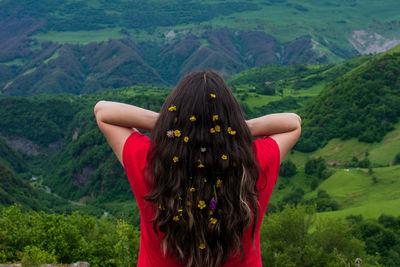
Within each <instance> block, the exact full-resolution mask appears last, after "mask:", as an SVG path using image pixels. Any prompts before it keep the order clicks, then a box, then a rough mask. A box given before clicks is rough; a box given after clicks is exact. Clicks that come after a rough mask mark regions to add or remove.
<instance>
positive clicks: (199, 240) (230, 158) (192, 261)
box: [147, 71, 258, 266]
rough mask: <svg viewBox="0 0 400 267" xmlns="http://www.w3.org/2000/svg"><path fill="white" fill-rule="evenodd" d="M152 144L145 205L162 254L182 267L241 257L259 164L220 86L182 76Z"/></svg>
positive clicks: (213, 79)
mask: <svg viewBox="0 0 400 267" xmlns="http://www.w3.org/2000/svg"><path fill="white" fill-rule="evenodd" d="M151 139H152V147H151V149H150V152H149V157H148V161H149V165H148V166H149V169H148V174H149V175H148V178H149V179H150V182H151V185H152V190H151V192H150V193H149V195H148V197H147V200H148V201H151V202H153V203H154V205H155V207H157V213H156V216H155V218H154V227H155V229H157V228H158V229H159V230H160V231H161V232H163V233H164V237H163V240H162V244H161V246H162V248H163V250H164V253H165V254H166V255H169V256H176V259H177V261H178V262H179V263H181V264H185V265H186V266H219V265H221V264H223V263H224V262H226V261H227V260H228V258H229V257H230V256H231V255H232V253H235V252H239V251H242V252H243V244H242V234H243V232H244V230H245V229H246V228H247V227H249V226H250V225H251V224H252V218H253V215H254V218H257V205H256V201H257V199H256V196H257V189H256V182H257V178H258V165H257V161H256V159H255V156H254V152H253V150H252V138H251V134H250V131H249V129H248V127H247V125H246V122H245V119H244V116H243V114H242V112H241V109H240V106H239V104H238V102H237V100H236V99H235V97H234V96H233V94H232V92H231V90H230V89H229V88H228V86H227V85H226V83H225V82H224V80H223V79H222V78H221V77H220V76H219V75H218V74H217V73H216V72H214V71H206V72H192V73H189V74H188V75H186V76H185V77H184V78H183V79H182V80H181V81H180V82H179V84H178V85H177V87H176V88H175V89H174V90H173V92H172V93H171V94H170V95H169V96H168V98H167V99H166V101H165V103H164V105H163V106H162V108H161V111H160V116H159V119H158V121H157V123H156V125H155V127H154V129H153V131H152V137H151ZM252 211H253V213H252ZM254 226H255V222H253V238H254Z"/></svg>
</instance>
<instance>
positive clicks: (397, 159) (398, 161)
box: [393, 153, 400, 165]
mask: <svg viewBox="0 0 400 267" xmlns="http://www.w3.org/2000/svg"><path fill="white" fill-rule="evenodd" d="M399 164H400V153H397V154H396V156H395V157H394V160H393V165H399Z"/></svg>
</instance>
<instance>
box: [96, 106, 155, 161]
mask: <svg viewBox="0 0 400 267" xmlns="http://www.w3.org/2000/svg"><path fill="white" fill-rule="evenodd" d="M94 115H95V117H96V121H97V125H98V126H99V128H100V131H101V132H102V133H103V134H104V136H105V137H106V139H107V141H108V143H109V144H110V146H111V148H112V150H113V151H114V153H115V155H116V156H117V158H118V160H119V161H120V162H121V164H123V162H122V151H123V148H124V144H125V141H126V139H127V138H128V137H129V135H130V134H131V133H133V132H134V131H136V129H135V128H139V129H144V130H152V129H153V128H154V125H155V123H156V121H157V119H158V113H156V112H153V111H150V110H146V109H143V108H139V107H136V106H132V105H128V104H123V103H118V102H110V101H99V102H98V103H97V104H96V105H95V107H94Z"/></svg>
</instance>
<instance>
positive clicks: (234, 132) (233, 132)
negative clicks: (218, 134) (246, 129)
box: [227, 127, 236, 135]
mask: <svg viewBox="0 0 400 267" xmlns="http://www.w3.org/2000/svg"><path fill="white" fill-rule="evenodd" d="M227 131H228V133H229V134H231V135H235V134H236V131H235V130H232V128H231V127H228V129H227Z"/></svg>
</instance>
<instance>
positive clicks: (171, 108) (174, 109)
mask: <svg viewBox="0 0 400 267" xmlns="http://www.w3.org/2000/svg"><path fill="white" fill-rule="evenodd" d="M168 110H169V111H176V106H174V105H172V106H170V107H169V108H168Z"/></svg>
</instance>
